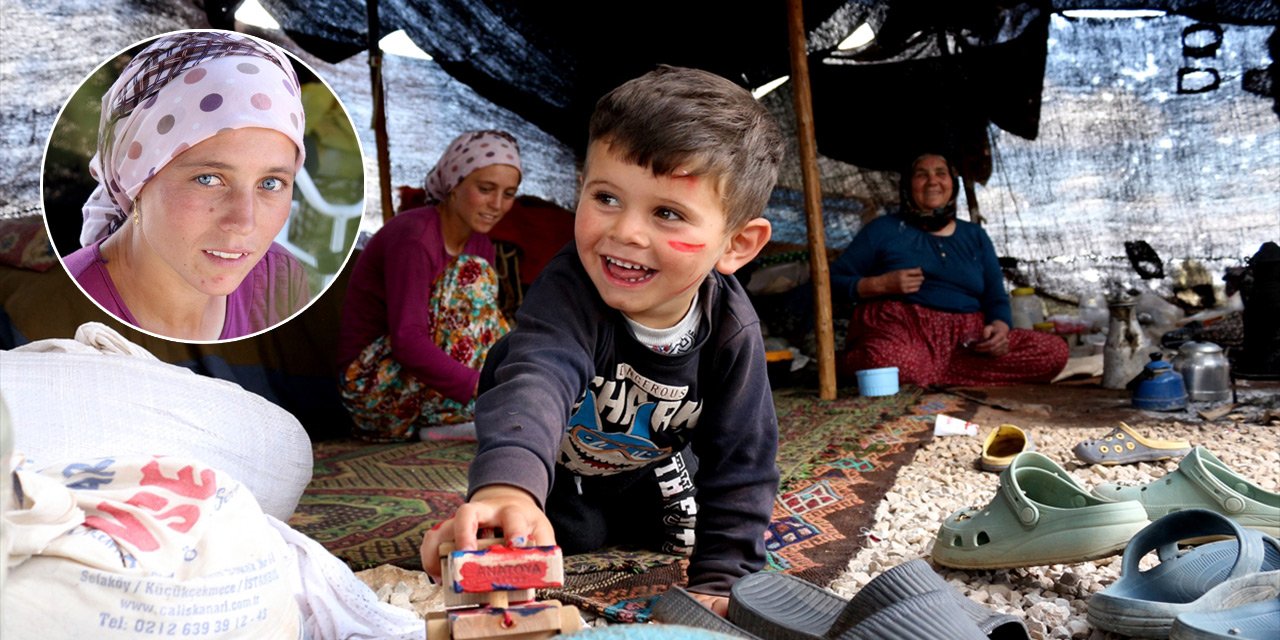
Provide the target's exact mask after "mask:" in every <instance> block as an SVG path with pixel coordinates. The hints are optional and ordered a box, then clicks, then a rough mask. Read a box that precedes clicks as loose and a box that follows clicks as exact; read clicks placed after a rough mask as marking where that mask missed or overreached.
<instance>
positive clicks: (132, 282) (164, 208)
mask: <svg viewBox="0 0 1280 640" xmlns="http://www.w3.org/2000/svg"><path fill="white" fill-rule="evenodd" d="M299 95H300V94H299V86H298V78H297V75H296V74H295V73H294V70H293V65H292V63H291V62H290V61H289V58H288V57H287V56H286V55H285V53H284V51H283V50H281V49H280V48H279V47H276V46H275V45H273V44H270V43H268V42H264V41H260V40H257V39H255V38H252V37H249V36H245V35H241V34H237V33H231V32H214V31H187V32H182V33H177V34H172V35H168V36H164V37H162V38H159V39H157V40H156V41H155V42H154V43H152V44H151V45H150V46H148V47H147V48H146V49H144V50H143V51H142V52H141V53H139V54H138V55H136V56H134V58H133V59H132V60H131V61H130V62H129V64H128V65H126V66H125V68H124V70H123V71H122V72H121V74H120V77H119V78H118V79H117V80H116V81H115V83H114V84H113V85H112V86H111V89H110V90H109V91H108V93H107V95H106V96H104V97H103V100H102V121H101V125H100V127H99V129H98V130H99V132H100V133H99V139H98V148H97V153H96V154H95V155H94V157H93V159H92V161H90V163H89V171H90V173H91V174H92V175H93V177H94V179H96V180H97V181H98V187H97V188H96V189H95V190H94V192H93V194H92V195H90V197H89V200H88V202H86V203H85V206H84V226H83V227H82V231H81V236H80V241H81V244H82V245H84V246H83V248H81V249H79V250H77V251H75V252H74V253H72V254H71V255H69V256H67V257H66V259H65V261H64V262H65V265H66V267H67V270H68V272H69V273H70V274H71V276H72V277H73V278H74V279H75V280H76V282H77V283H78V284H79V285H80V288H81V289H83V290H84V292H85V293H86V294H88V295H89V297H91V298H92V299H93V300H94V301H96V302H97V303H98V305H99V306H101V307H103V308H104V309H105V310H106V311H108V312H110V313H112V314H113V315H115V316H116V317H118V318H120V319H121V320H123V321H125V322H128V323H129V324H131V325H133V326H135V327H138V328H140V329H143V330H146V331H149V332H151V333H154V334H157V335H160V336H162V337H167V338H177V339H181V340H200V341H205V340H229V339H232V338H239V337H242V336H246V335H249V334H252V333H256V332H258V331H262V330H264V329H267V328H269V327H271V326H273V325H275V324H277V323H279V322H280V321H282V320H285V319H287V318H288V317H289V316H291V315H293V313H294V312H296V311H298V310H299V309H301V308H302V307H303V306H305V305H306V303H307V301H308V300H309V299H310V295H309V291H308V286H307V276H306V271H305V270H304V268H303V266H302V264H301V263H299V262H298V260H297V259H296V258H294V257H293V256H292V255H291V254H290V253H289V252H288V251H286V250H285V249H284V248H283V247H281V246H280V245H278V244H275V242H273V238H275V237H276V234H278V233H279V232H280V229H281V228H282V227H283V226H284V223H285V221H286V219H287V218H288V216H289V207H290V204H291V203H292V201H293V179H294V175H295V174H296V173H297V171H298V168H299V167H301V166H302V163H303V160H304V155H305V152H304V150H303V149H304V147H303V140H302V131H303V122H302V119H303V111H302V101H301V99H300V98H299Z"/></svg>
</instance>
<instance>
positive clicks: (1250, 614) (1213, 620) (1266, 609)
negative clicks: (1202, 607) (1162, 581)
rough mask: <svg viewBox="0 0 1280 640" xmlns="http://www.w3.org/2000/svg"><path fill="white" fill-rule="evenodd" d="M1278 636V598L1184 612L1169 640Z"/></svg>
mask: <svg viewBox="0 0 1280 640" xmlns="http://www.w3.org/2000/svg"><path fill="white" fill-rule="evenodd" d="M1277 637H1280V598H1272V599H1270V600H1262V601H1259V602H1250V603H1249V604H1246V605H1241V606H1239V607H1233V608H1231V609H1223V610H1221V611H1203V612H1200V613H1184V614H1182V615H1180V616H1178V617H1177V619H1175V620H1174V621H1173V628H1172V629H1170V630H1169V640H1275V638H1277Z"/></svg>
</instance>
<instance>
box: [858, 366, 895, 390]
mask: <svg viewBox="0 0 1280 640" xmlns="http://www.w3.org/2000/svg"><path fill="white" fill-rule="evenodd" d="M857 376H858V394H859V395H863V396H867V397H872V396H891V395H893V394H895V393H897V392H898V368H897V367H881V368H879V369H863V370H862V371H859V372H858V373H857Z"/></svg>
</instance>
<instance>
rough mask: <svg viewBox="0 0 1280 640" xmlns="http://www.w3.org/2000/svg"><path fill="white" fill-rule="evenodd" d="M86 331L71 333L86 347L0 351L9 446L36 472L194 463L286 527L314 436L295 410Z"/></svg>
mask: <svg viewBox="0 0 1280 640" xmlns="http://www.w3.org/2000/svg"><path fill="white" fill-rule="evenodd" d="M82 329H84V327H82ZM93 329H94V331H90V332H86V331H83V330H82V331H80V332H77V336H78V337H84V336H86V335H92V336H94V337H95V340H93V341H92V344H86V343H85V342H76V341H72V340H49V341H37V342H33V343H31V344H28V345H25V346H23V347H19V348H17V349H13V350H10V351H3V352H0V396H2V397H3V398H4V402H5V403H6V404H7V405H8V408H9V412H10V414H11V422H12V427H13V436H14V448H15V449H16V450H18V451H22V452H23V454H25V455H26V457H27V459H28V460H30V461H31V462H32V463H35V464H36V465H38V466H41V467H43V466H47V465H50V464H54V463H56V462H59V461H63V460H76V459H84V458H90V457H101V456H110V455H165V456H180V457H184V458H193V459H196V460H200V461H202V462H204V463H205V464H207V465H209V466H210V467H213V468H214V469H217V470H219V471H221V472H223V473H226V474H228V475H229V476H231V477H232V478H234V479H236V480H238V481H239V482H241V483H242V484H244V486H246V487H247V488H248V489H249V491H250V492H251V493H252V494H253V496H254V497H255V498H256V499H257V501H258V503H259V504H260V505H261V506H262V510H263V511H264V512H265V513H267V514H269V515H272V516H274V517H276V518H277V519H279V520H282V521H288V519H289V516H290V515H292V513H293V510H294V508H295V507H297V504H298V499H299V497H301V495H302V491H303V489H305V488H306V486H307V483H308V482H310V481H311V470H312V465H313V459H312V453H311V440H310V438H309V437H308V436H307V433H306V431H305V430H304V429H303V427H302V425H301V423H299V422H298V420H297V419H296V418H294V417H293V415H292V414H290V413H289V412H287V411H285V410H284V409H281V408H280V407H278V406H276V405H275V404H272V403H271V402H269V401H267V400H266V399H264V398H262V397H261V396H259V395H257V394H254V393H251V392H249V391H246V390H244V389H243V388H242V387H240V386H239V385H236V384H234V383H231V382H227V381H225V380H219V379H216V378H209V377H205V376H201V375H199V374H196V373H194V372H192V371H190V370H188V369H184V368H182V367H179V366H176V365H171V364H168V363H165V362H161V361H159V360H155V359H153V358H150V357H145V356H143V355H142V354H138V353H136V352H134V351H133V349H132V348H131V347H134V348H137V349H138V350H141V348H140V347H136V345H132V343H129V342H128V341H127V340H126V339H124V338H123V337H121V336H119V334H115V336H106V337H105V338H106V339H104V336H103V335H102V331H104V330H105V331H107V332H112V333H114V331H112V330H111V329H109V328H107V327H105V326H103V325H97V327H94V328H93ZM121 343H123V345H122V344H121ZM77 344H78V345H83V346H84V348H83V349H81V348H78V347H76V346H75V345H77ZM107 344H109V345H112V346H111V347H110V348H107V347H105V346H104V345H107ZM93 345H97V346H96V347H95V346H93ZM143 353H144V354H145V351H143ZM146 355H150V354H146Z"/></svg>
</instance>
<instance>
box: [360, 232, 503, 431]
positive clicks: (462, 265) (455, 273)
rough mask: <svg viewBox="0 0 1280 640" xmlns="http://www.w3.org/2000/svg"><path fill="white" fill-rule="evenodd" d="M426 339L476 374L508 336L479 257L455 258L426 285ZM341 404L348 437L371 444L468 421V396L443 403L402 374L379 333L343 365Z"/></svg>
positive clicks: (494, 279) (491, 279)
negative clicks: (348, 421)
mask: <svg viewBox="0 0 1280 640" xmlns="http://www.w3.org/2000/svg"><path fill="white" fill-rule="evenodd" d="M427 304H429V305H431V334H432V335H431V338H432V341H433V342H435V344H436V345H437V346H439V347H440V348H441V349H443V350H444V351H445V353H448V354H449V356H450V357H452V358H453V359H454V360H457V361H458V362H461V363H462V364H465V365H467V366H468V367H471V368H472V369H479V368H480V367H481V366H482V365H484V359H485V356H486V355H488V353H489V347H491V346H493V343H495V342H497V341H498V338H501V337H502V336H504V335H506V333H507V331H509V330H510V329H509V326H508V325H507V320H506V318H505V317H503V315H502V312H501V311H500V310H499V308H498V276H497V274H496V273H495V272H494V270H493V268H492V267H490V266H489V263H488V262H486V261H485V260H484V259H483V258H479V257H476V256H470V255H462V256H459V257H458V258H456V259H455V260H454V261H453V262H451V263H450V264H449V266H447V267H445V270H444V273H442V274H440V277H439V278H436V281H435V282H434V283H432V285H431V297H430V300H428V301H427ZM342 403H343V405H344V406H345V407H346V409H347V412H348V413H350V414H351V418H352V420H353V421H354V422H355V425H356V428H355V435H356V436H358V437H360V438H363V439H365V440H371V441H375V442H395V441H401V440H408V439H412V438H413V437H414V436H415V435H416V434H417V432H418V430H419V429H422V428H426V427H432V426H439V425H445V424H458V423H462V422H469V421H471V420H472V418H473V417H474V415H475V399H474V398H473V399H471V400H468V401H467V402H466V403H465V404H464V403H461V402H458V401H456V400H453V399H451V398H446V397H444V396H443V395H441V394H440V393H439V392H438V391H436V390H435V389H431V388H429V387H427V386H425V385H424V384H423V383H422V382H420V381H419V380H418V379H417V378H415V377H414V376H413V374H411V373H409V372H407V371H404V370H402V368H401V366H400V363H399V362H396V360H395V358H394V357H393V355H392V353H391V340H390V338H389V337H388V336H382V337H380V338H378V339H377V340H374V341H373V343H372V344H370V345H369V346H367V347H365V348H364V349H363V350H362V351H361V352H360V355H359V356H358V357H357V358H356V359H355V360H354V361H352V363H351V364H350V365H348V366H347V370H346V372H345V373H344V374H343V380H342Z"/></svg>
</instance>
